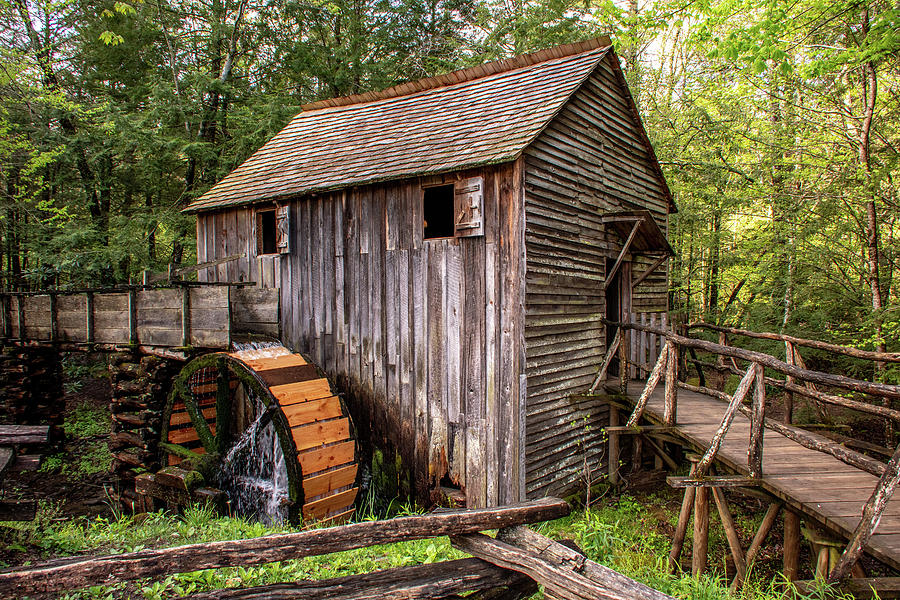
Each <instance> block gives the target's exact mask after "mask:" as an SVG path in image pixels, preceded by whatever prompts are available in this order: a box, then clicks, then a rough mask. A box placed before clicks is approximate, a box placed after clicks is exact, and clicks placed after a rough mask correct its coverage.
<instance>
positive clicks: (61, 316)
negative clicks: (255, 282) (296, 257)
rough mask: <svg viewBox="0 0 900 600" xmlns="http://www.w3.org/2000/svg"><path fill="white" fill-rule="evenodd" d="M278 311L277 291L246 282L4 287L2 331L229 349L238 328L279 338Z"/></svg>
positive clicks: (113, 344)
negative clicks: (15, 289) (21, 289)
mask: <svg viewBox="0 0 900 600" xmlns="http://www.w3.org/2000/svg"><path fill="white" fill-rule="evenodd" d="M250 307H252V310H249V308H250ZM278 311H279V302H278V290H277V289H274V288H268V289H266V288H257V287H254V286H252V285H247V284H198V283H195V282H194V283H192V282H175V283H172V284H170V285H169V286H164V287H163V286H161V287H156V286H127V287H123V288H113V289H109V288H103V289H86V290H58V291H57V290H54V291H41V292H6V293H0V332H2V337H3V338H4V339H6V340H8V341H11V342H16V341H20V342H26V341H27V342H29V343H53V344H60V345H63V346H90V347H93V348H96V349H116V348H129V347H130V348H140V347H143V348H145V349H147V351H149V352H157V353H161V352H163V349H180V350H187V349H192V348H193V349H229V348H230V347H231V342H232V338H233V336H234V335H236V334H241V333H251V334H259V335H268V336H271V337H274V338H277V337H278V335H279V333H280V325H279V323H280V321H279V312H278ZM251 319H252V320H251Z"/></svg>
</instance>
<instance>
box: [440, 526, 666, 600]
mask: <svg viewBox="0 0 900 600" xmlns="http://www.w3.org/2000/svg"><path fill="white" fill-rule="evenodd" d="M542 537H543V536H542ZM450 541H451V543H452V544H453V547H454V548H457V549H459V550H462V551H463V552H468V553H469V554H471V555H473V556H476V557H478V558H480V559H482V560H486V561H488V562H491V563H493V564H495V565H497V566H499V567H503V568H504V569H511V570H513V571H518V572H519V573H524V574H525V575H527V576H529V577H531V578H532V579H534V580H535V581H536V582H537V583H538V584H540V585H543V586H544V588H545V590H547V591H548V592H549V593H550V594H551V595H552V596H553V597H555V598H560V599H563V600H584V599H585V598H606V599H609V600H634V599H635V598H647V599H648V600H649V599H650V598H653V599H654V600H655V599H659V600H662V599H668V598H670V597H669V596H666V595H664V594H661V593H660V592H656V593H655V594H654V595H649V593H647V592H644V590H643V589H641V588H643V587H646V586H640V584H637V582H633V585H629V587H628V588H626V589H622V582H621V577H622V576H621V575H620V574H618V573H615V572H614V571H612V572H610V570H609V569H604V570H594V569H592V570H591V575H592V576H593V577H590V578H589V577H588V576H587V573H586V572H585V569H584V565H585V564H586V563H587V562H588V561H587V559H586V558H584V556H581V557H580V559H579V560H577V561H576V562H575V563H574V564H573V563H572V562H571V561H569V560H567V561H561V560H559V559H558V558H554V557H553V555H552V554H551V555H550V556H544V555H542V554H537V553H535V552H533V551H530V550H526V549H523V548H520V547H518V546H514V545H512V544H509V543H507V542H505V541H502V540H497V539H494V538H490V537H488V536H486V535H482V534H479V533H476V534H471V535H466V536H459V537H452V538H450ZM595 564H596V563H595ZM597 566H598V567H599V566H600V565H597ZM613 574H614V575H613ZM594 577H596V578H597V580H596V581H595V580H594ZM638 586H640V587H638ZM651 591H652V590H651ZM641 592H644V594H642V595H635V594H639V593H641ZM645 594H646V595H645Z"/></svg>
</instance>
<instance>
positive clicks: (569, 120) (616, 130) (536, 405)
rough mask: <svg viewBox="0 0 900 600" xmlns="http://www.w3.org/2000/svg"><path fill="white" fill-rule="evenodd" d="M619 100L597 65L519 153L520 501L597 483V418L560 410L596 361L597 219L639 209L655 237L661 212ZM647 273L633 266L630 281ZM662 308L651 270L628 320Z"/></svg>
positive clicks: (601, 248)
mask: <svg viewBox="0 0 900 600" xmlns="http://www.w3.org/2000/svg"><path fill="white" fill-rule="evenodd" d="M624 93H625V92H624V90H623V88H622V87H621V85H620V82H619V81H618V79H617V76H616V73H615V72H614V70H613V69H612V67H611V65H610V64H609V62H608V59H607V60H604V62H602V63H601V64H600V65H599V67H598V69H597V70H596V71H595V72H594V74H593V75H592V76H591V77H590V78H589V80H588V81H586V82H585V84H584V85H583V86H582V88H581V89H580V90H579V91H578V92H577V93H576V94H575V95H574V96H573V98H572V99H571V100H570V101H569V103H568V104H567V105H566V106H565V107H564V109H563V110H562V111H561V113H560V114H559V115H557V117H556V118H555V119H554V120H553V121H552V122H551V123H550V125H549V126H548V127H547V129H545V130H544V132H543V133H542V134H541V136H540V137H539V138H538V139H537V140H536V141H535V142H534V143H533V144H532V145H531V146H530V147H529V148H528V150H526V152H525V214H526V233H525V242H526V256H527V272H526V281H527V284H526V324H525V338H526V355H527V361H526V372H527V381H528V390H527V416H526V432H527V440H526V465H527V466H526V478H527V484H526V487H527V493H528V495H529V497H537V496H542V495H546V494H561V493H565V492H566V491H568V490H570V489H571V488H572V487H573V486H575V485H576V484H577V483H578V481H579V479H581V478H583V477H584V466H585V464H588V465H590V466H591V467H592V468H594V469H597V471H598V472H599V470H600V467H601V463H602V460H603V458H604V453H605V447H604V444H603V438H602V431H601V430H602V428H603V427H604V426H605V425H606V424H607V422H608V414H607V412H606V409H605V408H602V407H600V406H599V405H597V404H596V403H588V402H583V401H582V402H577V401H575V400H573V399H572V398H571V396H572V395H573V394H579V393H584V392H585V391H586V390H587V388H588V387H589V386H590V383H591V381H592V379H593V377H594V375H595V374H596V373H597V370H598V368H599V366H600V362H601V360H602V358H603V355H604V353H605V351H606V343H605V333H604V329H603V325H602V323H601V321H600V318H601V316H603V315H604V312H605V309H606V306H605V297H604V292H603V288H602V285H601V284H602V283H603V281H604V280H605V277H606V259H607V258H615V257H616V256H617V255H618V253H619V251H620V250H621V248H622V244H623V243H624V240H622V239H621V238H620V237H619V236H618V235H617V234H616V233H615V232H613V231H612V230H611V229H610V230H607V228H605V227H604V226H603V225H602V224H601V222H600V217H601V215H602V214H603V213H605V212H611V211H618V210H633V209H647V210H650V211H651V212H652V213H653V215H654V217H655V218H656V220H657V223H658V224H659V226H660V227H661V228H662V229H663V231H666V221H667V214H668V201H667V199H666V198H665V195H664V190H663V187H662V186H661V185H660V182H659V180H658V179H657V176H656V175H655V173H654V172H653V170H652V168H651V166H650V164H651V163H650V160H651V158H650V156H649V154H648V152H647V150H646V148H645V147H644V145H643V143H642V142H641V140H640V138H639V134H638V129H637V124H636V123H635V121H634V118H633V116H632V113H631V111H630V109H629V107H628V104H627V100H626V98H625V96H624ZM650 262H652V259H650V260H647V259H645V258H637V259H635V260H633V264H632V265H631V271H632V276H633V277H634V278H637V277H639V276H640V274H641V273H643V271H644V270H645V269H646V267H647V265H649V263H650ZM666 304H667V300H666V269H665V268H660V269H659V270H658V271H657V273H655V274H654V275H651V276H650V277H648V278H647V279H646V280H645V282H643V283H642V284H641V285H640V286H638V287H637V288H635V289H634V290H633V294H632V306H631V310H633V311H635V312H652V311H665V310H666ZM595 476H596V474H595Z"/></svg>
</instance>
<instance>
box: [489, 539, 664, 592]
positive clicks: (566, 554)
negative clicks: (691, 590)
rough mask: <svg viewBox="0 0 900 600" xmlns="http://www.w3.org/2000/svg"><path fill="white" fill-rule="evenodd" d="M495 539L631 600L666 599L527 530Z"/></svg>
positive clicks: (561, 545)
mask: <svg viewBox="0 0 900 600" xmlns="http://www.w3.org/2000/svg"><path fill="white" fill-rule="evenodd" d="M497 538H498V539H499V540H500V541H502V542H506V543H509V544H512V545H514V546H517V547H519V548H522V549H524V550H528V551H531V552H534V553H536V554H538V555H540V556H541V557H542V558H544V559H545V560H547V561H549V562H551V563H555V564H557V565H559V566H569V567H570V568H572V569H573V570H574V571H575V572H577V573H581V574H582V575H584V576H585V577H587V578H588V579H590V580H591V581H593V582H595V583H597V584H601V585H605V586H608V587H610V588H613V589H615V590H617V591H618V592H619V593H622V594H624V595H625V597H627V598H633V599H634V600H667V599H669V598H670V597H669V596H667V595H665V594H663V593H662V592H660V591H657V590H655V589H653V588H651V587H649V586H647V585H644V584H643V583H640V582H637V581H635V580H633V579H631V578H629V577H626V576H625V575H622V574H621V573H618V572H616V571H614V570H612V569H610V568H609V567H604V566H603V565H601V564H598V563H595V562H594V561H592V560H588V559H587V558H586V557H585V556H584V555H583V554H582V553H581V552H579V551H577V550H575V549H573V548H569V547H566V546H564V545H563V544H560V543H559V542H555V541H553V540H551V539H549V538H546V537H544V536H542V535H541V534H539V533H537V532H535V531H532V530H531V529H529V528H528V527H511V528H509V529H502V530H501V531H500V533H499V534H498V536H497Z"/></svg>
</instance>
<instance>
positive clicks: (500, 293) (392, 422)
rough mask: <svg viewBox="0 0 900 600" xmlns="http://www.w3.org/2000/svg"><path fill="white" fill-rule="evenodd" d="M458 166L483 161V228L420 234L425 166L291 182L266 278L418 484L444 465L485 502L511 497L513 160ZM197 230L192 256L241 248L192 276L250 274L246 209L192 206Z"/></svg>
mask: <svg viewBox="0 0 900 600" xmlns="http://www.w3.org/2000/svg"><path fill="white" fill-rule="evenodd" d="M458 175H459V177H471V176H479V175H480V176H483V177H484V184H485V196H484V207H485V235H484V236H483V237H473V238H457V239H442V240H423V239H422V228H421V223H422V218H423V217H422V213H421V185H422V183H428V184H432V183H437V182H440V178H437V179H434V178H432V179H429V180H427V181H424V180H410V181H405V182H391V183H387V184H382V185H373V186H366V187H361V188H353V189H348V190H344V191H338V192H333V193H329V194H325V195H321V196H316V197H310V198H303V199H300V200H298V201H295V202H293V203H292V204H291V235H292V240H291V249H292V251H291V253H290V254H289V255H281V256H280V257H278V260H277V269H278V270H277V276H276V281H275V284H276V285H278V286H279V287H280V288H281V301H282V305H281V318H282V329H283V333H282V337H283V341H284V342H285V343H287V344H288V345H290V346H291V347H293V349H295V350H297V351H300V352H303V353H304V354H307V355H308V356H309V358H310V359H311V360H313V361H314V362H315V363H316V364H318V365H319V366H321V367H322V368H323V369H324V370H325V371H326V372H327V373H328V375H329V376H330V377H332V378H333V380H334V381H335V382H336V384H337V385H338V386H339V387H340V388H341V389H342V390H343V391H345V392H348V401H349V405H350V406H351V410H352V411H353V413H354V416H355V418H356V423H357V426H358V427H360V429H361V430H362V433H363V434H364V435H371V436H373V438H374V439H375V440H377V441H385V440H389V441H390V443H391V444H393V445H394V446H396V447H397V448H398V449H399V450H400V452H401V456H402V457H403V460H404V461H405V462H406V463H407V464H408V465H411V466H412V471H413V474H414V478H415V485H416V488H417V492H418V493H420V494H425V493H430V492H431V491H432V490H433V489H434V488H435V487H436V486H437V485H439V484H440V482H441V479H442V478H443V477H444V476H445V475H446V476H448V477H449V479H450V480H452V481H453V482H456V483H458V484H460V485H462V486H463V487H464V488H465V490H466V496H467V502H468V504H469V506H484V505H496V504H503V503H509V502H515V501H518V500H520V499H522V498H523V497H524V479H525V472H524V468H523V460H524V444H523V443H522V441H523V436H522V435H521V431H523V430H524V426H525V424H524V395H525V369H524V367H525V354H524V343H523V336H524V330H525V317H524V306H523V302H524V295H525V257H524V236H525V232H524V218H523V214H522V209H523V207H522V202H521V195H522V179H523V177H522V161H517V162H515V163H511V164H507V165H502V166H499V167H488V168H485V169H481V170H475V171H468V172H464V173H460V174H458ZM455 177H456V174H454V176H448V179H447V181H448V182H449V181H452V180H453V179H455ZM197 240H198V243H197V246H198V247H197V254H198V261H199V262H203V261H208V260H213V259H215V258H220V257H223V256H228V255H231V254H241V253H246V255H247V257H248V258H247V259H242V260H241V261H239V262H236V263H231V264H229V265H227V266H225V267H219V268H218V269H217V270H213V269H209V270H207V273H206V274H204V275H203V277H204V278H205V279H208V280H224V279H226V278H227V279H229V280H232V281H234V280H242V279H243V280H251V281H255V280H257V278H258V277H259V276H260V274H259V273H258V272H257V262H256V232H255V225H254V219H253V216H252V210H251V209H248V208H240V209H232V210H229V211H224V212H220V213H204V214H200V215H198V224H197ZM363 439H365V438H363Z"/></svg>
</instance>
